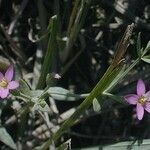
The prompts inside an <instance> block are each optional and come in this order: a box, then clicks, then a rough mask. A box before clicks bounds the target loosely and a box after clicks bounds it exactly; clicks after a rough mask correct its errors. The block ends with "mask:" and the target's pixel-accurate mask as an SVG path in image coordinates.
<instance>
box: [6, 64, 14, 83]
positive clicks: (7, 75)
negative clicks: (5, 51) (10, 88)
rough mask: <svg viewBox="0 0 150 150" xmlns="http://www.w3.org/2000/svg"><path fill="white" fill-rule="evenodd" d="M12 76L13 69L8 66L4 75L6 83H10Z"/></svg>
mask: <svg viewBox="0 0 150 150" xmlns="http://www.w3.org/2000/svg"><path fill="white" fill-rule="evenodd" d="M13 75H14V68H13V66H12V65H11V66H9V68H8V69H7V71H6V73H5V78H6V79H7V80H8V81H11V80H12V78H13Z"/></svg>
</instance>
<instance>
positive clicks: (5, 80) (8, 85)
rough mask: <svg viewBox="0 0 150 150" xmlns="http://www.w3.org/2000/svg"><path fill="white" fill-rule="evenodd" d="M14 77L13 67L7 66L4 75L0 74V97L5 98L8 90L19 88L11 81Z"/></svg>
mask: <svg viewBox="0 0 150 150" xmlns="http://www.w3.org/2000/svg"><path fill="white" fill-rule="evenodd" d="M13 75H14V69H13V66H9V67H8V69H7V71H6V72H5V75H3V74H2V73H1V72H0V97H1V98H6V97H7V96H8V95H9V91H10V90H14V89H16V88H17V87H18V86H19V83H18V82H17V81H12V78H13Z"/></svg>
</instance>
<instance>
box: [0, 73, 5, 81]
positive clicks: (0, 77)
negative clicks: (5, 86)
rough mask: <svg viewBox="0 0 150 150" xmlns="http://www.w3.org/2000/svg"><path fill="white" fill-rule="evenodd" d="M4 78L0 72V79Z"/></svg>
mask: <svg viewBox="0 0 150 150" xmlns="http://www.w3.org/2000/svg"><path fill="white" fill-rule="evenodd" d="M3 78H4V75H3V74H2V73H1V72H0V80H2V79H3Z"/></svg>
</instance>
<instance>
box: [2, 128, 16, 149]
mask: <svg viewBox="0 0 150 150" xmlns="http://www.w3.org/2000/svg"><path fill="white" fill-rule="evenodd" d="M0 141H2V142H3V143H4V144H6V145H7V146H9V147H10V148H12V149H14V150H16V149H17V147H16V144H15V143H14V141H13V139H12V137H11V136H10V135H9V133H8V132H7V131H6V129H5V128H4V127H0Z"/></svg>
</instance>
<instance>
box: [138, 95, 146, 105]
mask: <svg viewBox="0 0 150 150" xmlns="http://www.w3.org/2000/svg"><path fill="white" fill-rule="evenodd" d="M146 101H147V98H146V97H144V96H141V97H140V98H139V100H138V102H139V103H140V104H142V105H145V103H146Z"/></svg>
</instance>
